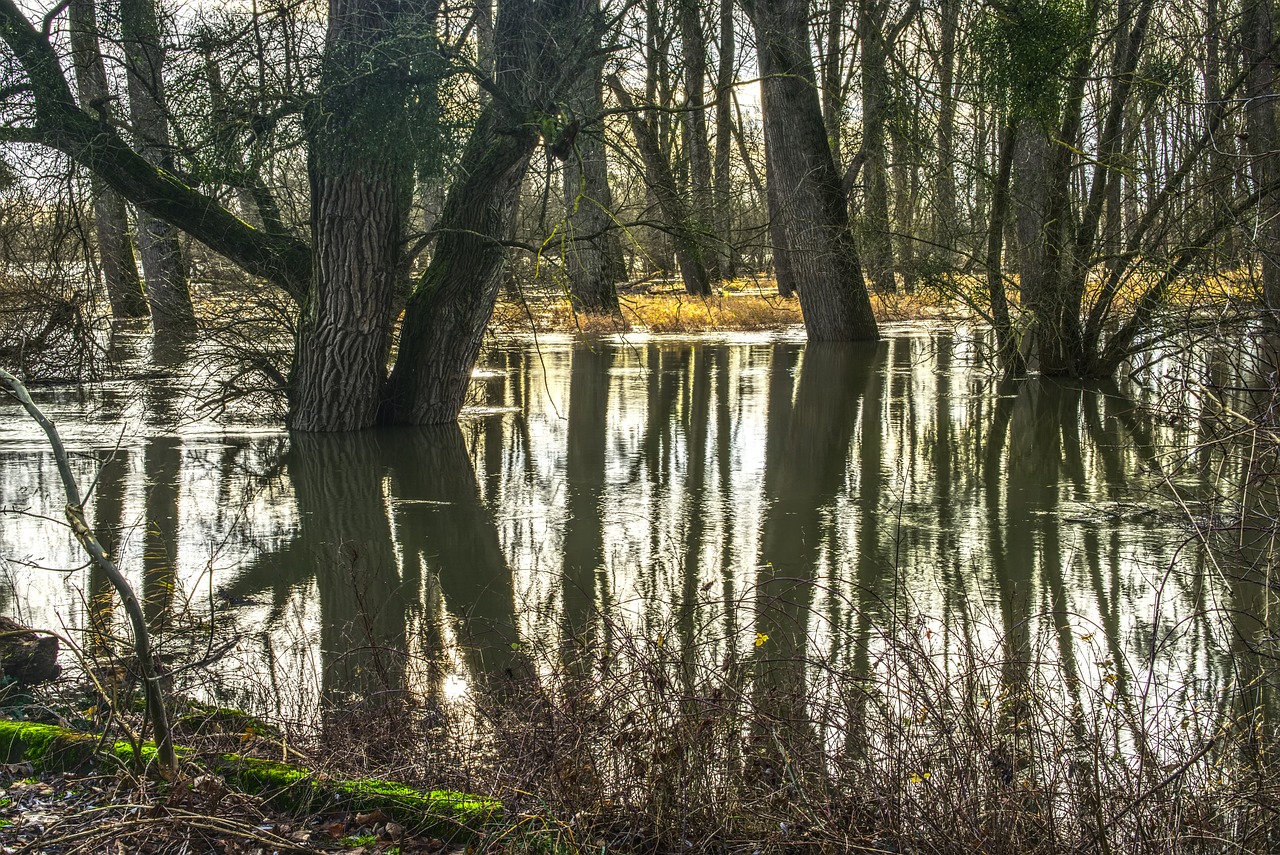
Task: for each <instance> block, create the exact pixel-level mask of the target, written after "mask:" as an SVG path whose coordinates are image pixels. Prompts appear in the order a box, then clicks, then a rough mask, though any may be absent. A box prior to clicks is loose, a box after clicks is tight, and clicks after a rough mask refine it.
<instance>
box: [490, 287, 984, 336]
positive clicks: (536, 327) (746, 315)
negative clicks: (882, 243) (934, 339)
mask: <svg viewBox="0 0 1280 855" xmlns="http://www.w3.org/2000/svg"><path fill="white" fill-rule="evenodd" d="M621 303H622V312H621V314H619V315H588V314H583V313H580V312H575V311H574V310H573V307H572V305H571V304H570V303H569V300H568V299H567V298H565V297H555V298H548V299H540V300H527V301H525V302H523V303H521V302H515V301H510V300H501V301H499V303H498V306H497V307H496V308H495V310H494V313H493V318H492V319H491V321H490V327H491V329H493V330H494V331H495V332H499V333H508V334H517V333H522V332H530V331H532V332H540V333H542V332H572V333H580V334H583V335H615V334H618V333H624V332H632V331H637V330H644V331H648V332H652V333H666V334H670V333H699V332H717V331H747V330H771V329H778V328H780V327H786V326H792V325H798V324H802V323H804V316H803V315H802V314H801V311H800V302H799V301H798V300H797V299H796V298H794V297H791V298H785V297H780V296H778V294H777V291H776V286H775V284H774V282H773V280H771V279H762V280H758V281H757V280H735V281H733V282H730V283H726V285H725V287H724V289H723V290H722V292H721V293H720V294H717V295H714V296H711V297H706V298H703V297H692V296H689V295H688V294H685V293H683V292H680V291H676V290H662V291H653V292H649V293H638V294H629V295H624V296H623V297H622V299H621ZM871 306H872V309H873V311H874V312H875V315H876V319H877V320H878V321H881V322H885V321H912V320H927V319H938V318H955V317H959V316H962V315H965V314H967V313H966V310H965V309H964V307H963V305H962V304H960V303H959V302H957V301H953V300H950V299H947V298H946V297H944V296H941V295H940V294H937V293H927V294H926V293H917V294H873V295H872V297H871Z"/></svg>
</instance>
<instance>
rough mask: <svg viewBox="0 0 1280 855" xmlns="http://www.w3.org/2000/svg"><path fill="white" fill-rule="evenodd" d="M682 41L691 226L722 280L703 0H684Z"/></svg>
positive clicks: (712, 276) (711, 270) (712, 273)
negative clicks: (713, 192) (709, 130)
mask: <svg viewBox="0 0 1280 855" xmlns="http://www.w3.org/2000/svg"><path fill="white" fill-rule="evenodd" d="M679 14H680V42H681V47H682V49H683V52H684V63H683V64H684V90H685V112H684V125H683V130H684V144H685V151H686V154H687V156H688V160H689V190H690V192H689V201H690V203H691V204H690V213H691V216H690V218H689V219H690V225H691V226H692V227H693V230H694V234H695V235H696V237H697V240H698V244H699V245H700V246H701V247H702V259H703V263H704V264H705V265H706V267H707V277H708V279H709V280H710V281H711V282H718V281H720V243H721V241H720V237H721V236H720V235H717V234H715V233H714V224H715V215H714V213H713V211H712V209H713V206H714V204H715V203H714V200H713V199H712V196H711V145H710V140H709V139H708V138H707V103H706V79H707V40H706V36H705V35H704V34H703V31H702V8H701V4H700V2H699V0H680V10H679Z"/></svg>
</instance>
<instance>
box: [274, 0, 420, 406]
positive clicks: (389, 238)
mask: <svg viewBox="0 0 1280 855" xmlns="http://www.w3.org/2000/svg"><path fill="white" fill-rule="evenodd" d="M398 14H399V6H398V5H397V4H395V3H394V2H386V3H382V2H369V0H333V2H332V4H331V6H330V26H329V34H328V42H327V44H326V58H327V68H326V72H327V73H326V75H325V92H324V99H323V102H322V105H323V106H322V115H321V116H319V117H317V118H316V119H315V120H314V121H315V122H316V127H315V129H314V131H313V134H314V139H313V141H312V147H311V156H310V163H309V171H310V173H311V200H312V201H311V220H312V222H311V230H312V235H313V240H314V243H315V250H314V254H313V268H312V288H311V294H310V298H309V300H308V302H307V304H306V306H305V308H304V313H303V318H302V323H301V325H300V329H299V335H298V347H297V358H296V360H295V363H294V372H293V385H292V389H291V399H290V420H289V423H290V426H291V427H293V428H296V429H298V430H309V431H313V430H329V431H342V430H357V429H360V428H366V427H369V426H371V425H372V424H374V422H375V421H376V420H377V415H378V406H379V397H380V391H381V387H382V384H383V382H384V380H385V379H386V372H387V359H388V356H389V353H390V349H391V322H392V310H393V306H394V305H395V296H396V292H397V285H398V283H399V281H400V280H401V279H402V278H403V277H404V276H405V275H406V274H405V271H404V269H403V264H402V261H403V259H402V247H403V241H404V223H405V218H406V216H407V214H408V207H409V202H410V194H411V190H412V180H413V160H412V157H411V155H409V154H408V153H406V149H407V147H408V142H409V140H408V138H407V134H405V133H403V131H404V128H403V126H402V124H401V121H400V119H401V118H402V116H403V113H404V110H405V109H406V108H405V105H404V103H403V99H402V95H403V93H404V89H403V86H402V85H401V81H399V80H397V79H396V78H397V74H402V73H403V72H399V71H398V70H397V67H396V66H395V65H394V64H392V63H388V65H387V66H386V67H384V68H383V69H382V74H381V75H379V76H378V79H377V80H376V81H375V80H372V79H371V78H370V76H369V75H367V74H361V73H360V72H361V71H362V65H363V64H365V63H367V62H368V61H369V59H368V55H369V53H370V52H372V51H375V50H377V49H378V48H379V47H380V46H382V45H384V44H385V43H386V42H387V40H388V39H389V38H390V37H391V36H392V35H393V31H394V28H395V27H396V25H397V23H398V22H399V19H398V17H397V16H398Z"/></svg>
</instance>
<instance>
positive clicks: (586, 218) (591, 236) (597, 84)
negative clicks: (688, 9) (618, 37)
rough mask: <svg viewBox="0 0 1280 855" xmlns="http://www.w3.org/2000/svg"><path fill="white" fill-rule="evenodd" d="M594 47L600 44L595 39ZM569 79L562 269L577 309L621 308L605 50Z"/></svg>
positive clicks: (592, 9)
mask: <svg viewBox="0 0 1280 855" xmlns="http://www.w3.org/2000/svg"><path fill="white" fill-rule="evenodd" d="M580 11H581V13H582V14H583V15H585V16H588V17H592V18H599V16H600V3H599V0H581V3H580ZM597 47H598V45H597ZM598 53H599V59H597V60H595V61H593V62H591V63H590V64H589V65H588V66H587V67H586V68H585V69H584V70H583V73H582V74H581V75H580V76H579V77H578V79H577V80H575V81H574V83H573V91H572V92H571V93H570V106H571V108H572V109H573V112H574V114H575V122H577V125H576V126H574V131H575V132H576V137H575V138H574V144H573V146H572V148H571V149H570V150H569V151H568V152H567V154H566V156H565V162H564V204H565V210H566V214H567V216H566V219H567V221H568V229H569V237H568V240H567V242H566V247H565V258H564V263H565V269H566V271H567V273H568V276H569V297H570V299H571V300H572V301H573V306H574V308H575V309H577V310H578V311H580V312H588V313H592V312H594V313H596V314H614V313H617V312H618V311H619V307H618V290H617V283H618V281H620V280H621V279H623V278H625V276H626V270H625V266H624V264H623V262H622V247H621V245H620V244H619V242H618V239H617V236H616V233H615V232H613V231H612V228H613V225H614V222H613V219H614V218H613V194H612V193H611V192H610V190H609V159H608V155H607V154H606V152H605V145H604V97H603V93H602V91H601V87H602V86H603V85H604V84H603V79H604V53H603V52H598Z"/></svg>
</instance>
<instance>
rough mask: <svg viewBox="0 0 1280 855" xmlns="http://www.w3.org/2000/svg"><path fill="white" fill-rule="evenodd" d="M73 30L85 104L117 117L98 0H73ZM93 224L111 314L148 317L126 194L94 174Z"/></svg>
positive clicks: (79, 84)
mask: <svg viewBox="0 0 1280 855" xmlns="http://www.w3.org/2000/svg"><path fill="white" fill-rule="evenodd" d="M68 18H69V23H70V30H71V59H72V63H73V64H74V66H75V71H76V90H77V93H78V94H79V96H80V104H81V106H82V107H84V108H85V109H86V110H89V109H92V110H96V111H97V112H98V115H99V116H100V117H101V120H102V121H103V122H104V123H107V124H111V123H112V121H113V120H112V109H111V92H110V89H109V88H108V86H107V70H106V66H105V65H104V64H103V62H102V52H101V50H100V49H99V46H98V21H97V14H96V12H95V11H94V8H93V0H74V2H72V4H71V7H70V9H69V10H68ZM90 187H91V189H92V192H93V228H94V233H95V235H96V236H97V239H98V261H99V263H100V264H101V265H102V277H103V279H104V280H106V286H107V298H108V299H109V300H110V302H111V314H112V315H114V316H115V317H117V318H142V317H146V315H147V313H148V309H147V297H146V295H145V294H144V293H143V292H142V281H141V280H140V279H139V278H138V264H137V260H136V259H135V258H134V254H133V252H134V247H133V236H132V235H131V234H130V233H129V215H128V213H127V212H126V211H125V207H124V200H123V199H121V198H120V195H119V194H118V193H116V192H115V191H114V190H111V189H109V188H107V187H106V186H105V185H104V184H103V182H102V179H100V178H98V176H97V175H92V176H91V179H90Z"/></svg>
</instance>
